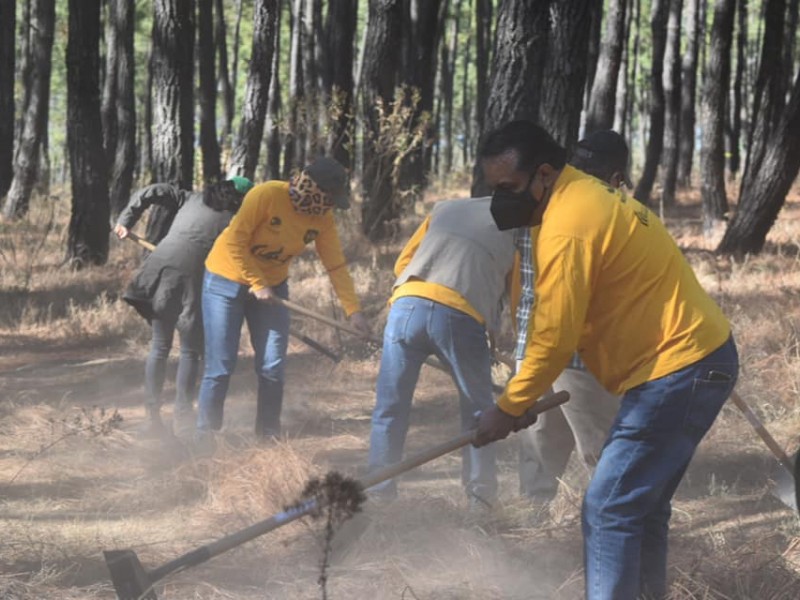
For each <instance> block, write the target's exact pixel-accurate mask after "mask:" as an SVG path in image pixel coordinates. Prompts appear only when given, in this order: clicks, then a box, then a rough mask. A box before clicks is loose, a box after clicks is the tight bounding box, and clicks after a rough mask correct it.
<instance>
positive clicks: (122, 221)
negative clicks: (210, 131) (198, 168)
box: [114, 177, 253, 435]
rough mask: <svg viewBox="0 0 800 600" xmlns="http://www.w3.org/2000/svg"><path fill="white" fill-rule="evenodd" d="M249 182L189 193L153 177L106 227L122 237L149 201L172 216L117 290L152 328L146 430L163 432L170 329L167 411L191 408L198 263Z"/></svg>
mask: <svg viewBox="0 0 800 600" xmlns="http://www.w3.org/2000/svg"><path fill="white" fill-rule="evenodd" d="M251 187H253V184H252V182H251V181H250V180H249V179H247V178H245V177H233V178H231V179H230V180H228V181H221V182H219V183H216V184H213V185H210V186H208V187H207V188H205V189H204V190H202V191H197V192H187V191H185V190H180V189H178V188H177V187H175V186H173V185H170V184H166V183H156V184H153V185H149V186H147V187H145V188H143V189H141V190H139V191H138V192H136V193H135V194H134V195H133V196H132V197H131V200H130V202H128V205H127V206H126V207H125V210H123V211H122V213H121V214H120V216H119V218H118V219H117V224H116V225H115V226H114V233H115V234H116V235H117V237H119V238H120V239H124V238H126V237H128V234H129V233H130V230H131V228H132V227H133V226H134V225H136V223H137V221H139V219H140V218H141V216H142V215H143V214H144V211H145V210H147V209H148V208H149V207H151V206H153V205H158V206H163V207H165V208H167V209H168V210H169V211H170V212H173V213H174V214H175V218H174V220H173V221H172V225H171V226H170V228H169V231H168V233H167V235H166V237H164V239H163V240H161V242H160V243H159V244H158V246H157V247H156V249H155V250H154V251H153V252H152V253H151V254H150V255H149V256H147V258H145V260H144V262H143V263H142V265H141V266H140V267H139V269H138V270H137V272H136V274H135V275H134V277H133V279H132V280H131V282H130V283H129V284H128V287H127V288H126V290H125V293H124V295H123V296H122V298H123V300H125V301H126V302H127V303H128V304H130V305H131V306H133V308H135V309H136V311H137V312H138V313H139V314H140V315H141V316H142V317H144V318H145V319H146V320H147V322H148V323H149V324H150V328H151V331H152V337H151V343H150V353H149V354H148V356H147V360H146V362H145V389H146V392H147V399H146V409H147V414H148V418H149V423H148V433H150V434H154V435H161V434H163V433H165V427H164V424H163V422H162V420H161V394H162V391H163V388H164V379H165V371H166V366H167V358H168V357H169V351H170V349H171V347H172V338H173V336H174V334H175V330H176V329H177V330H178V335H179V336H180V359H179V361H178V373H177V377H176V395H175V415H176V416H188V415H190V414H191V412H192V403H193V398H194V391H195V387H196V383H197V376H198V369H199V364H200V356H201V355H202V354H203V315H202V310H201V305H200V299H201V296H202V294H201V285H202V281H203V263H204V261H205V258H206V255H207V254H208V252H209V250H211V246H212V245H213V244H214V240H215V239H216V238H217V236H218V235H219V234H220V233H221V232H222V230H223V229H225V227H227V226H228V222H229V221H230V220H231V217H233V215H234V213H235V212H236V211H237V210H238V208H239V206H240V205H241V203H242V198H244V195H245V194H246V193H247V191H248V190H249V189H250V188H251Z"/></svg>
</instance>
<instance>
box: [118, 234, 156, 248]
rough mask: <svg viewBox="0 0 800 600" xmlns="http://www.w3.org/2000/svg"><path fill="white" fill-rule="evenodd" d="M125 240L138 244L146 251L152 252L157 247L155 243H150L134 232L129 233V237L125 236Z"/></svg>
mask: <svg viewBox="0 0 800 600" xmlns="http://www.w3.org/2000/svg"><path fill="white" fill-rule="evenodd" d="M125 239H126V240H130V241H132V242H134V243H136V244H139V245H140V246H141V247H142V248H144V249H145V250H149V251H150V252H152V251H153V250H155V249H156V245H155V244H154V243H153V242H148V241H147V240H146V239H144V238H143V237H140V236H138V235H136V234H135V233H133V232H132V231H129V232H128V235H127V236H125Z"/></svg>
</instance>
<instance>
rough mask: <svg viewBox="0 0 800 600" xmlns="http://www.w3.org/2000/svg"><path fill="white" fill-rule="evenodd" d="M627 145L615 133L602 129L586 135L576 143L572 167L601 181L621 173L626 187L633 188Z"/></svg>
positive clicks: (623, 139)
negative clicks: (629, 173) (629, 172)
mask: <svg viewBox="0 0 800 600" xmlns="http://www.w3.org/2000/svg"><path fill="white" fill-rule="evenodd" d="M629 156H630V152H629V150H628V144H627V143H626V142H625V138H623V137H622V136H621V135H620V134H618V133H617V132H616V131H612V130H611V129H604V130H601V131H595V132H594V133H592V134H589V135H587V136H586V137H585V138H583V139H582V140H581V141H579V142H578V146H577V147H576V148H575V152H574V153H573V156H572V160H571V161H570V162H571V163H572V165H573V166H575V167H577V168H578V169H581V170H582V171H586V172H587V173H589V174H590V175H595V176H597V177H600V178H601V179H606V178H607V177H610V176H611V175H612V174H613V173H615V172H619V173H622V179H623V181H624V183H625V185H626V186H628V187H633V185H632V184H631V179H630V176H629V175H628V158H629Z"/></svg>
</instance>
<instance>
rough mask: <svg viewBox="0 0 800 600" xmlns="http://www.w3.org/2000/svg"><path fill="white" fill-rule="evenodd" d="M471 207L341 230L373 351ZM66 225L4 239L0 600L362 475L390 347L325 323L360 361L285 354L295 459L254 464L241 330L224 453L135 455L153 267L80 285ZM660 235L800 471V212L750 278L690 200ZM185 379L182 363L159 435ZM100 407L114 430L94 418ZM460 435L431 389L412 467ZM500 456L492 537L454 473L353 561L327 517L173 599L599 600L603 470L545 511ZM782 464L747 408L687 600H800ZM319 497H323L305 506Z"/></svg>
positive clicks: (274, 455)
mask: <svg viewBox="0 0 800 600" xmlns="http://www.w3.org/2000/svg"><path fill="white" fill-rule="evenodd" d="M464 195H466V192H465V191H464V190H463V189H443V190H438V191H436V190H434V191H433V192H431V193H430V194H429V195H428V197H427V201H426V204H423V203H419V206H417V207H416V209H417V210H415V214H409V215H408V216H406V217H404V218H403V219H402V221H401V222H400V223H398V231H397V234H396V236H395V237H394V238H393V239H391V240H389V241H387V242H385V243H383V244H380V245H372V244H370V243H369V242H367V241H366V240H365V238H364V237H363V236H362V235H361V233H360V230H359V227H358V223H357V217H356V216H355V214H354V213H356V212H357V211H350V213H348V214H341V215H337V217H336V218H337V220H338V221H339V225H340V233H341V234H342V242H343V246H344V248H345V251H346V253H347V257H348V260H349V262H350V266H351V272H352V273H353V276H354V280H355V285H356V289H357V292H358V293H359V295H360V296H361V297H362V298H363V300H364V302H363V305H364V308H365V311H366V312H367V314H368V315H369V316H370V317H371V318H372V319H373V323H374V330H375V332H376V333H377V332H380V330H381V328H382V325H383V320H384V319H385V315H386V308H385V307H386V299H387V298H388V297H389V295H390V290H391V286H392V282H393V280H394V277H393V274H392V272H391V269H392V265H393V263H394V260H395V259H396V256H397V254H398V252H399V251H400V249H401V247H402V245H403V242H404V241H405V240H406V239H408V237H409V236H410V235H411V233H412V232H413V231H414V229H415V228H416V227H417V225H418V224H419V222H420V220H421V218H422V216H423V215H424V214H426V213H427V212H428V211H429V210H430V203H431V202H432V201H435V200H436V199H439V198H448V197H459V196H464ZM51 210H54V211H55V217H54V221H53V223H52V224H51V225H48V222H49V218H50V217H49V216H50V214H51V213H50V211H51ZM68 219H69V215H68V211H67V210H66V203H55V208H53V207H51V206H50V205H48V204H45V203H44V201H35V202H34V204H33V205H32V207H31V217H30V219H29V220H28V221H26V222H25V224H24V226H21V227H20V228H11V227H9V226H6V225H5V224H4V225H3V226H2V227H0V248H2V249H3V251H4V252H5V253H6V254H5V257H4V258H3V257H0V261H2V267H3V268H2V273H0V397H2V398H3V402H2V403H0V527H1V528H2V530H3V539H2V540H0V573H2V575H0V598H14V599H15V600H34V599H37V600H38V599H41V598H48V599H50V598H52V599H54V600H67V599H69V600H72V599H73V598H84V599H89V600H107V599H108V598H111V597H113V591H112V589H111V587H110V582H109V580H108V573H107V571H106V568H105V565H104V563H103V561H102V550H104V549H114V548H134V549H137V551H138V552H139V554H140V556H141V558H142V562H143V564H145V565H146V566H147V567H148V568H152V567H153V566H155V565H158V564H163V563H164V562H167V561H169V560H171V559H173V558H174V557H175V556H179V555H180V554H182V553H184V552H186V551H187V550H189V549H192V548H195V547H198V546H200V545H203V544H206V543H208V542H209V541H212V540H214V539H218V538H219V537H220V536H222V535H225V534H226V533H230V532H232V531H235V530H238V529H240V528H242V527H246V526H248V525H250V524H252V523H254V522H257V521H260V520H263V519H264V518H265V517H268V516H269V515H271V514H275V513H276V512H279V511H281V510H282V508H283V507H286V506H291V504H292V503H294V502H296V501H297V500H298V499H307V498H314V497H316V495H317V494H322V497H325V498H327V497H328V496H326V494H327V495H330V494H331V492H332V490H333V491H335V490H337V489H339V488H338V487H337V486H338V485H339V484H338V483H337V481H336V480H334V481H332V483H331V482H329V483H328V484H326V475H324V474H325V473H353V474H355V476H356V477H358V474H359V473H360V472H363V470H364V468H365V465H366V456H367V449H368V441H369V431H370V414H371V411H372V408H373V406H374V399H375V389H374V382H375V378H376V376H377V371H378V360H379V357H380V354H379V351H378V350H376V349H373V348H368V347H365V346H364V345H363V344H361V343H360V342H358V341H355V340H351V339H349V338H348V337H347V336H342V338H341V341H337V338H336V335H335V333H334V332H333V331H332V330H331V329H330V328H328V327H326V326H323V325H321V324H319V323H316V322H312V321H309V320H306V319H302V318H299V317H296V316H294V317H293V326H296V327H297V328H298V330H300V331H302V332H303V333H304V334H306V335H308V336H310V337H312V338H314V339H318V340H319V341H321V342H323V343H324V344H326V345H330V346H332V347H334V348H336V349H337V350H339V351H341V354H343V355H345V356H346V357H347V358H346V360H343V361H341V362H340V363H338V364H333V363H331V362H329V361H327V360H326V359H324V358H321V357H320V356H318V355H316V354H314V353H313V351H312V350H310V349H309V348H307V347H305V346H303V345H302V344H300V343H299V342H297V341H295V340H292V341H290V352H289V357H288V361H287V377H286V380H287V383H286V394H285V402H284V416H283V420H284V432H285V434H284V437H283V438H282V439H281V440H279V441H277V443H275V444H273V445H270V446H261V445H258V444H257V443H256V440H255V439H254V438H253V434H252V423H253V415H254V412H255V403H254V394H255V392H256V387H255V386H256V383H255V378H254V377H253V373H252V350H251V349H250V347H249V341H248V339H247V335H246V334H245V333H243V335H242V343H241V346H240V348H241V359H240V365H239V367H238V368H237V371H236V374H235V375H234V377H233V378H232V380H231V387H230V393H229V396H228V400H227V401H226V407H225V427H224V429H223V431H222V432H221V433H220V436H219V440H218V441H219V443H218V444H217V448H216V451H215V452H214V454H213V455H212V456H209V457H204V458H202V459H199V458H191V457H189V458H186V457H181V456H173V455H172V454H171V453H172V452H173V449H172V447H171V446H169V445H158V444H153V443H152V442H146V441H143V440H140V439H138V438H137V437H136V435H135V431H136V428H137V427H138V426H139V425H140V424H141V423H142V422H143V420H144V416H145V415H144V409H143V400H144V391H143V386H142V373H143V369H144V358H145V356H146V354H147V350H148V346H147V344H148V340H149V331H148V328H147V325H146V323H145V322H144V321H143V320H142V319H141V318H139V317H138V316H137V315H136V314H135V313H134V311H133V310H132V309H130V307H128V306H127V305H126V304H125V303H124V302H122V301H121V300H120V294H121V291H122V290H123V289H124V286H125V285H126V283H127V281H128V280H129V278H130V276H131V274H132V273H133V271H134V270H135V269H136V267H137V266H138V264H139V262H140V260H141V255H140V253H139V251H138V250H137V249H136V248H135V247H134V246H133V245H132V244H125V243H122V242H117V241H115V240H112V244H111V251H110V258H109V263H108V264H107V265H105V266H103V267H97V268H91V269H85V270H83V271H81V272H77V273H76V272H73V271H70V270H68V269H65V268H64V266H63V264H62V263H63V256H64V251H63V248H64V242H65V235H66V226H67V222H68ZM667 226H668V227H669V228H670V230H671V232H672V233H673V235H674V236H675V238H676V239H677V241H678V244H679V245H680V247H681V248H682V249H683V250H684V252H685V254H686V256H687V257H688V259H689V261H690V263H691V264H692V266H693V267H694V269H695V272H696V273H697V276H698V279H699V280H700V282H701V284H702V285H703V286H704V287H705V288H706V289H707V290H709V292H710V293H711V294H712V295H713V296H714V297H715V299H716V300H717V301H718V302H719V303H720V305H721V306H722V308H723V310H724V311H725V313H726V314H727V315H728V317H729V318H730V320H731V322H732V324H733V329H734V335H735V336H736V339H737V343H738V345H739V349H740V356H741V362H742V369H741V375H740V380H739V383H738V384H737V389H738V391H739V393H740V395H741V396H742V397H743V398H744V399H745V401H747V402H748V404H750V406H752V407H753V409H754V410H755V412H756V413H757V414H758V416H759V418H761V419H762V420H763V421H764V423H765V425H766V427H767V428H768V429H769V431H770V432H771V433H772V434H773V436H774V437H775V438H776V439H777V440H778V442H779V443H780V444H781V445H782V446H784V447H785V448H786V449H787V451H789V452H791V451H792V450H794V448H795V447H796V445H797V442H798V433H799V432H800V405H798V394H800V246H798V240H800V194H798V193H797V191H795V192H793V195H792V196H790V198H789V200H788V202H787V204H786V206H785V207H784V209H783V211H782V212H781V215H780V217H779V219H778V221H777V223H776V224H775V227H774V228H773V230H772V231H771V232H770V236H769V238H768V244H767V248H766V249H765V251H764V252H763V253H762V254H761V255H758V256H752V257H748V258H747V259H746V260H744V261H742V262H733V261H729V260H727V259H722V258H719V257H717V256H715V255H714V254H713V252H712V250H713V244H712V241H711V240H709V239H706V237H705V236H704V232H703V231H702V222H701V220H700V219H699V205H698V204H697V202H696V201H695V199H693V198H691V197H682V198H680V202H679V207H678V209H677V210H676V212H675V213H674V214H673V215H667ZM11 238H13V239H11ZM12 252H13V253H16V255H15V256H13V257H12V254H11V253H12ZM9 261H10V262H9ZM14 265H16V267H14ZM28 265H30V267H28ZM12 267H13V268H17V267H19V268H20V269H21V270H22V271H27V272H29V273H30V277H27V276H26V275H25V273H23V272H21V271H20V272H16V271H14V270H13V269H12ZM290 286H291V294H292V298H293V300H295V301H297V302H298V303H300V304H302V305H304V306H306V307H307V308H310V309H312V310H315V311H318V312H322V313H325V314H328V315H329V316H337V315H336V314H332V310H333V309H332V307H331V303H330V295H329V293H328V289H329V283H328V280H327V274H326V273H325V271H324V269H323V268H322V267H321V266H320V265H319V261H318V260H317V259H316V257H314V256H313V251H312V252H311V254H309V255H304V256H301V257H298V258H297V260H296V262H295V263H294V264H293V269H292V279H291V282H290ZM23 288H24V289H23ZM339 316H340V315H339ZM503 336H506V337H503ZM510 339H511V338H510V335H509V334H508V332H504V333H503V334H502V335H501V336H500V344H501V345H503V344H506V346H504V347H506V348H508V347H509V346H508V345H509V344H510ZM340 344H341V346H342V347H340ZM174 368H175V363H174V362H173V363H171V366H170V369H171V370H172V371H173V372H171V373H169V374H168V377H167V381H168V386H167V388H166V390H165V393H164V397H165V399H167V400H168V401H167V403H166V405H165V407H164V412H165V417H166V418H170V416H171V402H169V399H170V398H171V395H172V393H173V388H172V384H171V383H169V382H171V381H172V378H173V377H174ZM102 406H104V407H106V408H105V413H104V416H102V415H101V414H100V412H98V411H99V410H100V409H97V408H93V407H102ZM82 411H88V412H87V413H83V412H82ZM115 414H117V415H119V418H121V419H122V420H121V421H119V420H117V418H116V417H113V415H115ZM77 415H83V416H81V419H82V421H81V423H82V424H78V423H77V422H76V421H74V419H75V418H76V416H77ZM89 416H91V418H92V419H94V422H95V425H94V426H95V427H96V426H97V425H98V423H99V422H106V421H107V422H109V423H111V422H112V421H113V422H114V428H113V429H112V430H111V431H110V432H109V434H108V435H103V434H95V433H94V432H93V431H92V426H90V425H89V421H87V419H89ZM458 423H459V411H458V400H457V397H456V393H455V391H454V389H453V385H452V382H451V381H450V379H449V378H448V377H447V376H446V375H444V374H441V373H437V372H431V371H429V370H424V371H423V372H422V373H421V376H420V381H419V385H418V388H417V393H416V395H415V398H414V407H413V411H412V414H411V423H410V427H409V434H408V440H407V451H408V452H409V453H413V452H415V451H416V450H418V449H421V448H424V447H427V446H429V445H431V444H435V443H438V442H441V441H442V440H443V439H447V438H448V437H451V436H452V435H454V434H455V433H457V431H458V429H459V425H458ZM102 430H103V429H102V427H100V431H102ZM498 461H499V468H500V490H501V493H500V504H501V506H500V507H499V508H498V510H497V511H496V512H495V513H493V514H492V515H491V516H490V517H487V518H486V519H475V518H471V517H470V516H469V515H468V514H467V512H466V510H465V508H466V501H465V499H464V494H463V490H462V488H461V484H460V473H461V461H460V457H459V456H458V455H456V454H454V455H449V456H446V457H442V458H441V459H438V460H437V461H433V462H432V463H430V464H428V465H424V466H423V467H420V468H419V469H415V470H414V471H412V472H410V473H408V474H407V475H404V476H403V477H401V478H400V479H399V481H398V485H399V490H400V497H399V498H398V500H397V501H395V502H394V503H392V504H391V505H390V506H387V507H380V508H379V507H375V506H371V505H370V503H369V502H366V503H365V504H364V505H363V509H362V510H363V511H364V514H363V515H361V516H363V517H365V521H367V522H368V523H367V525H366V528H365V529H364V531H363V532H362V533H361V534H360V536H359V537H358V539H357V540H356V541H355V543H353V544H351V545H349V546H348V547H346V548H345V549H344V551H343V552H341V553H339V551H338V548H336V543H335V542H334V548H333V551H331V549H330V544H329V542H330V538H331V534H332V532H333V531H335V529H336V528H337V526H338V523H340V522H341V519H342V516H343V515H344V514H346V513H347V511H339V512H338V513H335V512H332V513H325V512H323V513H322V514H321V515H320V516H319V517H318V518H317V519H316V520H315V521H313V522H311V523H307V524H305V525H301V524H299V523H295V524H291V525H287V526H286V527H282V528H281V529H280V530H278V531H274V532H272V533H270V534H269V535H265V536H263V537H262V538H258V539H256V540H253V541H252V542H249V543H248V544H245V545H244V546H242V547H240V548H237V549H235V550H233V551H231V552H230V553H227V554H225V555H222V556H220V557H218V558H216V559H214V560H213V561H209V563H206V564H204V565H202V566H199V567H197V568H195V569H192V570H190V571H186V572H184V573H178V574H176V575H175V577H174V578H170V579H169V580H168V581H165V582H164V584H163V587H162V588H160V590H159V597H164V598H167V599H169V600H189V599H192V600H220V599H222V598H241V599H244V600H255V599H256V598H259V599H263V598H265V597H266V598H292V599H295V598H297V599H299V600H312V599H316V598H319V597H320V593H322V594H327V597H330V598H374V599H376V600H383V599H396V598H398V597H404V598H406V599H408V600H414V599H418V600H432V599H434V598H435V599H436V600H441V599H445V600H447V599H453V600H455V599H458V600H487V599H488V600H493V599H497V600H499V599H503V600H506V599H509V598H510V599H512V600H516V599H520V600H521V599H523V598H524V599H526V600H528V599H530V598H535V599H539V600H577V599H579V598H582V596H583V589H582V586H583V581H582V575H581V560H580V556H581V533H580V501H581V496H582V488H583V486H584V485H585V481H586V477H587V475H586V473H585V472H584V470H582V469H581V468H580V465H576V466H575V468H570V469H569V470H568V472H567V475H566V476H565V478H564V481H563V482H562V486H561V490H560V492H559V495H558V496H557V498H556V500H555V502H554V503H553V504H552V505H551V506H550V507H549V510H548V511H546V512H545V513H544V514H542V513H541V512H540V511H538V510H536V509H535V507H531V506H529V505H527V504H526V503H525V502H524V501H522V500H521V499H520V498H519V497H518V494H517V454H516V451H515V446H514V442H513V440H509V441H507V442H504V443H503V444H500V445H499V447H498ZM773 465H774V460H773V459H772V458H771V456H770V454H769V453H768V451H767V450H766V448H764V446H763V444H762V443H761V441H760V440H759V439H758V438H757V437H755V435H754V434H753V432H752V430H751V429H750V426H749V425H748V424H747V422H746V421H745V420H744V419H743V418H742V416H741V415H740V414H739V413H738V411H737V410H736V409H735V408H734V407H732V406H728V407H726V408H724V409H723V411H722V413H721V415H720V417H719V419H718V422H717V424H716V425H715V427H714V428H713V429H712V431H711V432H710V434H709V435H708V436H707V439H706V440H705V441H704V442H703V444H702V445H701V447H700V448H699V449H698V452H697V454H696V456H695V458H694V459H693V461H692V464H691V465H690V468H689V470H688V472H687V474H686V477H685V478H684V481H683V483H682V484H681V486H680V488H679V489H678V492H677V494H676V497H675V502H674V509H673V519H672V528H671V551H670V552H671V554H670V561H669V578H670V582H671V598H670V600H753V599H754V598H758V599H759V600H760V599H762V598H763V599H766V600H796V598H800V579H799V577H798V574H800V550H798V548H800V542H798V540H800V527H798V519H797V516H796V515H795V514H793V513H792V512H791V511H789V510H788V509H787V508H786V507H784V506H783V505H782V504H781V503H780V502H778V501H777V500H775V499H774V498H773V497H772V495H771V494H770V492H769V490H770V487H771V481H770V473H771V470H772V468H773ZM344 480H345V479H343V480H342V481H344ZM310 482H316V483H315V484H314V485H313V486H311V487H310V489H307V490H306V495H303V490H304V488H307V487H308V486H309V483H310ZM329 488H331V489H329ZM348 497H349V496H347V495H345V496H343V497H342V502H343V505H347V503H346V502H344V500H345V499H346V498H348ZM334 499H335V498H334ZM326 502H327V500H326ZM333 504H335V502H333ZM309 527H313V528H314V529H315V530H316V531H317V535H316V536H312V535H309V530H308V528H309ZM317 528H318V529H317ZM345 529H346V527H345ZM323 597H326V596H323Z"/></svg>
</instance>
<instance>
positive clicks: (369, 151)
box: [361, 0, 403, 241]
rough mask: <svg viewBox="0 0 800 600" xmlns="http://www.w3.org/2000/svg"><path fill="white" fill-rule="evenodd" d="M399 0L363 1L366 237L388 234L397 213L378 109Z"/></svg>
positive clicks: (385, 90) (396, 42)
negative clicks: (366, 16) (365, 8)
mask: <svg viewBox="0 0 800 600" xmlns="http://www.w3.org/2000/svg"><path fill="white" fill-rule="evenodd" d="M402 9H403V3H402V0H369V19H368V21H367V33H366V44H365V51H364V65H363V73H362V77H363V94H362V102H363V114H364V143H363V147H362V150H363V155H362V160H363V165H364V173H363V176H362V186H363V198H364V202H363V204H362V205H361V228H362V231H363V232H364V234H365V235H366V236H367V237H368V238H369V239H370V240H372V241H378V240H381V239H384V238H386V236H388V235H389V234H390V233H391V227H390V223H391V222H392V221H394V220H395V219H396V218H397V217H398V215H399V210H400V207H399V204H398V202H397V198H396V197H395V194H394V191H393V190H394V189H395V184H396V179H397V175H398V174H397V172H396V169H395V166H394V162H395V158H396V152H395V150H394V148H393V146H392V145H391V144H390V143H389V142H390V141H391V140H388V139H386V136H385V133H386V132H385V131H384V127H383V125H384V123H382V122H381V121H382V119H381V114H380V109H381V108H382V107H383V108H384V109H385V110H387V111H388V110H390V104H391V103H392V102H393V100H394V89H395V84H396V82H397V78H398V66H399V65H398V56H397V48H399V47H400V43H401V41H400V37H401V28H400V26H401V23H402V16H403V13H402Z"/></svg>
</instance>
